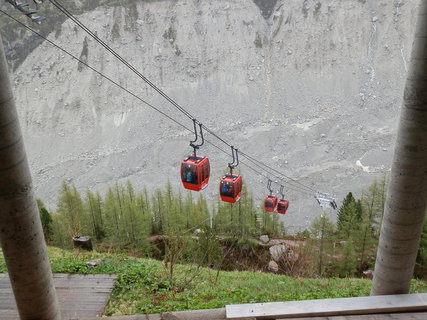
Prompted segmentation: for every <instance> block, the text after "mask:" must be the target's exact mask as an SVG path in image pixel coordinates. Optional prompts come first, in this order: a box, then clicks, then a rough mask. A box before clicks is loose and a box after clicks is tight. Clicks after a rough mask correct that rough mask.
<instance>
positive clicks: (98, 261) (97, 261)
mask: <svg viewBox="0 0 427 320" xmlns="http://www.w3.org/2000/svg"><path fill="white" fill-rule="evenodd" d="M101 263H102V259H95V260H90V261H88V262H87V265H88V266H89V267H96V266H99V265H100V264H101Z"/></svg>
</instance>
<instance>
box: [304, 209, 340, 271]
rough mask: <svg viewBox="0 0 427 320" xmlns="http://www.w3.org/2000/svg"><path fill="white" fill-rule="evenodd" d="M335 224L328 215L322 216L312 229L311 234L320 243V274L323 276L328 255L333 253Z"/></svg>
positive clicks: (313, 223)
mask: <svg viewBox="0 0 427 320" xmlns="http://www.w3.org/2000/svg"><path fill="white" fill-rule="evenodd" d="M334 229H335V228H334V224H333V223H332V221H331V220H330V219H329V218H328V216H327V214H326V213H323V214H321V215H320V216H318V217H317V218H315V219H314V220H313V222H312V223H311V227H310V233H311V235H312V237H313V238H314V239H316V242H317V243H318V247H319V250H318V274H319V275H320V276H321V275H322V274H323V271H324V267H325V264H326V263H327V262H328V261H327V257H328V256H329V255H328V253H329V252H331V251H332V247H333V242H334V239H333V234H334V231H335V230H334Z"/></svg>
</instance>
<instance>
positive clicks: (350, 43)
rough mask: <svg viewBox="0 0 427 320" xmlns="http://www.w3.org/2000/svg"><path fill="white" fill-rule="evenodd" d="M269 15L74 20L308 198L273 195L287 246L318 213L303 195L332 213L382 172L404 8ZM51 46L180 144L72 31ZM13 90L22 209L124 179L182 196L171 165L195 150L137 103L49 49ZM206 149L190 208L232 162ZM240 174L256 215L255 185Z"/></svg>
mask: <svg viewBox="0 0 427 320" xmlns="http://www.w3.org/2000/svg"><path fill="white" fill-rule="evenodd" d="M255 2H258V5H259V2H260V1H255ZM273 3H274V5H273V6H267V7H266V9H265V10H266V11H265V10H264V9H263V8H261V9H260V7H258V6H257V4H256V3H254V2H252V1H245V0H233V1H189V0H182V1H155V2H138V4H137V6H136V12H135V11H133V12H131V11H130V10H129V9H126V8H121V7H115V8H108V7H99V8H96V9H94V10H93V11H92V12H89V13H86V14H84V15H82V16H79V19H80V20H81V21H82V22H83V23H85V24H86V25H87V26H88V27H89V28H90V29H91V30H92V31H94V32H96V33H97V35H98V36H99V37H100V38H101V39H103V40H104V41H105V42H107V43H108V44H109V45H110V46H111V47H112V48H113V49H114V50H116V51H117V52H118V53H119V54H120V55H121V56H122V57H123V58H125V59H126V60H127V61H128V62H129V63H131V64H132V65H133V66H134V67H135V68H136V69H138V70H140V71H141V72H142V73H143V74H144V75H145V76H146V77H147V78H149V79H150V80H151V81H152V82H153V83H155V84H156V85H157V86H159V87H160V88H161V89H162V90H164V91H165V92H166V93H167V94H168V95H169V96H170V97H172V98H173V99H174V100H175V101H176V102H178V103H179V104H180V105H182V106H183V107H185V108H186V109H187V110H188V111H189V112H190V113H191V114H192V115H194V116H196V118H197V119H198V120H199V121H200V122H202V123H203V124H205V125H206V126H207V127H209V128H210V129H211V130H213V131H214V132H216V133H217V134H219V135H220V136H221V137H222V138H223V139H225V140H226V141H228V142H229V143H231V144H233V145H234V146H236V147H238V148H239V149H240V150H242V151H244V152H245V153H247V154H249V155H251V156H253V157H256V158H257V159H259V160H261V161H262V162H265V163H267V164H268V165H270V166H271V167H274V168H276V169H277V170H279V171H280V172H282V173H283V174H285V175H286V176H288V177H291V178H293V179H295V180H296V181H298V182H299V183H302V184H303V185H305V186H308V187H309V188H306V187H302V186H301V185H299V184H297V183H293V182H292V181H290V180H289V179H286V183H285V193H286V198H288V199H289V200H290V208H289V211H288V214H286V216H285V217H283V218H282V219H284V220H285V224H286V225H287V227H288V230H289V231H290V232H293V231H297V230H299V229H301V228H304V227H306V226H307V225H308V224H309V223H310V221H311V220H312V218H313V217H314V216H315V215H318V214H320V213H321V211H322V210H321V209H320V208H319V207H318V206H317V203H316V201H315V200H314V197H313V196H314V191H316V190H319V191H324V192H329V193H335V194H336V195H337V197H338V205H339V204H340V200H341V199H342V198H343V197H344V196H345V195H346V194H347V193H348V192H349V191H352V192H353V193H354V194H355V195H356V196H357V195H358V193H359V192H360V191H361V189H362V188H364V187H366V186H367V185H368V184H370V183H371V181H372V179H374V178H376V177H378V176H379V175H380V174H382V173H383V172H386V171H387V170H388V169H389V167H390V163H391V155H392V152H393V143H394V137H395V132H396V127H397V118H398V113H399V108H400V102H401V96H402V90H403V89H402V88H403V83H404V79H405V75H406V69H407V60H408V57H409V51H410V45H411V42H412V34H413V31H414V30H413V25H414V24H413V23H412V21H414V14H415V5H416V1H399V2H398V4H396V1H388V0H379V1H377V0H367V1H338V0H331V1H328V4H327V5H326V4H323V3H321V2H320V1H308V0H307V1H300V0H298V1H297V0H292V1H285V0H278V1H277V2H276V3H275V1H270V2H269V5H271V4H273ZM270 9H271V14H265V12H268V11H269V10H270ZM263 10H264V11H263ZM374 20H375V21H374ZM56 36H57V37H55V35H53V34H52V35H50V36H49V38H50V39H51V40H52V41H54V42H56V43H57V44H58V45H60V46H61V47H63V48H64V49H66V50H67V51H69V52H71V53H73V54H74V55H76V56H82V57H84V59H85V61H87V63H88V64H89V65H91V66H92V67H94V68H96V69H97V70H99V71H100V72H102V73H103V74H105V75H107V76H108V77H111V78H112V79H113V80H114V81H116V82H117V83H119V84H120V85H122V86H124V87H126V88H127V89H128V90H130V91H132V92H134V93H135V94H136V95H138V96H139V97H140V98H141V99H143V100H144V101H147V102H149V103H151V104H153V105H154V106H156V107H158V108H159V109H161V110H162V111H164V112H166V113H167V114H169V115H170V116H171V117H173V118H174V119H176V120H177V121H179V122H181V123H182V124H184V125H186V126H187V127H189V128H191V125H192V123H191V120H189V119H188V118H186V117H184V116H183V115H182V114H181V113H180V112H178V110H177V109H176V108H174V107H172V106H171V105H170V104H169V103H168V102H166V101H165V100H164V99H163V98H161V97H160V96H159V95H158V94H157V93H155V92H154V91H153V90H152V89H151V88H149V87H148V86H147V85H146V84H145V83H144V82H143V81H142V80H141V79H140V78H138V77H137V76H136V75H135V74H133V73H132V72H130V71H129V70H128V69H127V68H126V67H124V66H123V65H122V64H120V63H118V62H117V60H116V59H115V58H114V57H113V56H112V55H111V54H110V53H108V52H107V51H106V50H105V49H103V48H102V47H100V46H99V45H98V44H97V43H96V42H95V41H94V40H93V39H91V38H89V37H88V40H87V41H86V42H85V37H86V34H85V33H84V32H83V31H82V30H80V29H79V28H77V27H76V26H75V25H74V24H73V23H72V22H71V21H66V22H65V23H64V24H63V25H62V28H61V33H60V34H57V35H56ZM13 83H14V89H15V96H16V100H17V106H18V108H19V109H20V110H19V112H20V118H21V125H22V128H23V131H24V135H25V142H26V147H27V150H28V153H29V159H30V165H31V168H32V171H33V179H34V182H35V187H36V193H37V195H38V196H39V197H41V198H42V199H43V200H44V201H45V202H47V203H48V205H49V206H50V207H51V208H52V209H53V208H54V205H55V202H56V197H57V193H58V190H59V186H60V183H61V182H62V181H63V180H66V181H68V182H72V183H74V184H75V185H76V186H77V187H78V188H80V189H81V190H84V189H85V188H91V189H94V190H98V191H100V192H103V191H104V190H105V189H106V188H107V186H109V185H111V184H112V183H113V182H114V181H117V180H118V181H119V182H122V181H125V180H127V179H129V180H131V182H132V183H133V184H134V185H135V187H136V188H142V187H143V186H147V188H148V190H151V189H154V188H156V187H162V186H163V185H165V183H166V181H167V180H170V181H171V183H172V185H173V187H174V188H175V189H177V190H178V188H182V187H181V185H180V184H181V183H180V180H179V164H180V160H181V159H182V158H183V157H185V155H187V154H188V153H190V152H191V148H190V147H189V146H188V143H189V141H190V140H191V139H192V138H193V136H192V134H191V133H190V132H188V131H187V130H185V129H183V128H182V127H181V126H178V125H177V124H175V123H174V122H171V121H170V120H169V119H167V118H165V117H163V116H161V115H160V114H159V113H157V112H155V111H153V110H152V109H151V108H149V107H148V106H146V105H145V104H144V103H143V102H141V100H137V99H135V98H134V97H132V96H131V95H129V94H127V93H125V92H124V91H123V90H121V89H119V88H118V87H116V86H115V85H113V84H111V83H110V82H108V81H107V80H106V79H104V78H102V77H100V76H99V75H98V74H96V73H94V72H93V71H92V70H90V69H88V68H87V67H84V66H82V65H81V64H80V65H79V63H78V62H77V61H75V60H73V59H71V58H70V57H68V56H67V55H65V54H64V53H62V52H61V51H58V49H56V48H54V47H52V46H51V45H49V44H48V43H44V44H42V45H41V46H40V47H38V48H37V49H36V50H34V51H33V52H32V54H30V56H28V58H27V59H26V60H25V61H24V62H23V64H22V65H21V66H20V67H19V68H18V69H17V70H16V72H15V74H14V75H13ZM206 138H207V139H208V140H209V141H212V142H213V143H215V144H217V145H218V146H220V147H221V148H224V150H225V151H226V152H225V153H222V152H219V151H218V150H217V149H216V148H214V147H212V146H211V145H209V144H207V145H205V146H204V147H203V148H202V149H201V150H200V153H201V154H204V155H208V156H209V157H210V160H211V166H212V170H211V172H212V175H211V180H210V181H211V183H210V185H209V186H208V187H207V189H206V190H204V195H205V196H206V197H207V198H208V199H211V200H215V201H216V199H217V197H218V196H217V190H218V184H217V183H218V181H219V179H220V177H221V176H222V173H223V169H224V168H226V166H227V163H228V162H230V161H231V159H230V158H231V156H230V155H229V154H228V153H229V150H228V149H229V148H228V147H226V146H224V145H222V144H221V142H219V141H217V140H216V139H215V138H213V137H212V136H210V135H208V134H206ZM240 160H241V161H242V162H243V163H244V162H247V161H245V159H244V157H243V156H242V157H241V159H240ZM243 163H242V164H241V171H242V174H243V177H244V181H245V183H247V184H248V186H249V190H251V191H252V193H253V194H254V196H255V201H256V203H260V201H261V199H263V198H264V197H265V196H266V189H265V186H266V183H267V181H266V179H265V178H264V177H262V176H259V175H258V174H256V173H255V172H253V171H252V170H251V169H250V168H248V167H245V165H244V164H243ZM271 179H272V180H277V177H274V176H271ZM289 181H290V182H291V183H288V182H289ZM273 187H274V189H275V191H276V190H277V189H278V186H276V185H273ZM329 214H330V216H331V218H334V214H333V213H329Z"/></svg>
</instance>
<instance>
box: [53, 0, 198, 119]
mask: <svg viewBox="0 0 427 320" xmlns="http://www.w3.org/2000/svg"><path fill="white" fill-rule="evenodd" d="M49 2H50V3H52V4H53V5H54V6H55V7H56V8H57V9H58V10H60V11H61V12H62V13H64V14H65V15H66V16H67V17H69V18H70V19H71V20H73V21H74V23H76V24H77V25H78V26H79V27H80V28H82V29H83V30H84V31H85V32H86V33H87V34H89V35H90V36H91V37H92V38H93V39H94V40H95V41H97V42H98V43H99V44H101V45H102V46H103V47H104V48H105V49H107V50H108V51H109V52H110V53H111V54H112V55H114V56H115V57H116V58H117V59H119V60H120V61H121V62H122V63H123V64H124V65H125V66H127V67H128V68H129V69H130V70H131V71H132V72H134V73H135V74H136V75H137V76H139V77H140V78H141V79H142V80H144V82H146V83H147V84H148V85H149V86H150V87H151V88H153V89H154V90H155V91H156V92H157V93H159V94H160V95H161V96H162V97H164V98H165V99H166V100H167V101H169V102H170V103H171V104H172V105H173V106H175V107H176V108H177V109H178V110H179V111H181V112H182V113H183V114H184V115H186V116H187V117H188V118H190V119H194V116H192V115H191V114H190V113H189V112H188V111H186V110H185V109H184V108H183V107H181V106H180V105H179V104H178V103H177V102H175V101H174V100H173V99H172V98H170V97H169V96H168V95H167V94H166V93H165V92H164V91H162V90H161V89H160V88H158V87H157V86H156V85H155V84H154V83H152V82H151V81H150V80H149V79H148V78H147V77H145V76H144V75H143V74H142V73H141V72H139V71H138V70H137V69H135V68H134V67H133V66H132V65H131V64H130V63H129V62H127V61H126V60H125V59H124V58H122V57H121V56H120V55H119V54H118V53H117V52H116V51H114V50H113V49H112V48H111V47H110V46H109V45H108V44H106V43H105V42H104V41H103V40H101V39H100V38H99V37H98V36H97V35H96V34H95V33H93V32H92V31H91V30H90V29H89V28H88V27H86V26H85V25H84V24H83V23H82V22H81V21H80V20H79V19H77V18H76V17H75V16H74V15H73V14H72V13H71V12H69V11H68V10H67V9H66V8H64V7H63V6H62V5H61V4H60V3H58V2H57V1H56V0H49Z"/></svg>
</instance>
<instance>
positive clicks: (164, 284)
mask: <svg viewBox="0 0 427 320" xmlns="http://www.w3.org/2000/svg"><path fill="white" fill-rule="evenodd" d="M49 256H50V259H51V262H52V268H53V271H54V272H56V273H79V274H100V273H108V274H117V275H118V278H117V280H116V285H115V289H114V291H113V294H112V297H111V301H110V303H109V305H108V307H107V310H106V312H105V314H106V315H125V314H135V313H159V312H165V311H171V310H189V309H206V308H220V307H224V306H225V305H227V304H233V303H251V302H271V301H288V300H306V299H325V298H338V297H356V296H367V295H369V291H370V287H371V281H369V280H364V279H351V278H346V279H338V278H330V279H324V278H319V279H293V278H291V277H288V276H284V275H273V274H267V273H260V272H225V271H221V272H219V276H218V277H217V275H216V270H212V269H208V268H200V267H197V266H195V265H180V264H177V265H176V266H175V272H174V275H173V282H171V279H170V277H169V272H168V270H167V268H166V267H165V265H164V264H162V263H161V262H160V261H156V260H152V259H147V258H133V257H129V256H126V255H124V254H105V253H96V252H91V253H86V252H81V251H64V250H60V249H58V248H52V247H50V248H49ZM97 258H100V259H102V260H103V263H102V264H101V265H99V266H96V267H89V266H88V265H87V263H86V262H87V261H89V260H92V259H97ZM0 272H6V269H5V266H4V260H3V258H2V257H1V256H0ZM411 292H413V293H415V292H427V285H426V284H425V283H423V282H420V281H415V280H414V281H412V284H411Z"/></svg>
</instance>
